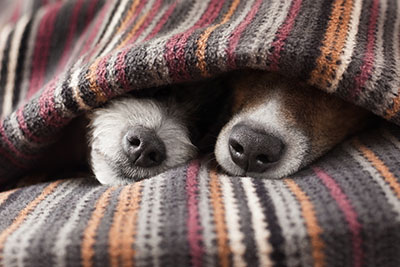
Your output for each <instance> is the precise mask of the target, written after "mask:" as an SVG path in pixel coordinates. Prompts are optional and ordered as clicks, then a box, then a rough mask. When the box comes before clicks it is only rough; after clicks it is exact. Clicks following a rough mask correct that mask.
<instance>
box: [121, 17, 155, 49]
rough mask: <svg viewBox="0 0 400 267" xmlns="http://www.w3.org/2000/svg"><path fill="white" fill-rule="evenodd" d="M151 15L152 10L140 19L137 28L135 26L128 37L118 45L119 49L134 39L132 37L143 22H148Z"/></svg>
mask: <svg viewBox="0 0 400 267" xmlns="http://www.w3.org/2000/svg"><path fill="white" fill-rule="evenodd" d="M150 13H151V9H150V10H149V11H147V13H146V14H144V15H143V16H142V17H140V19H138V21H137V22H136V24H135V26H133V28H132V30H131V31H130V32H129V33H128V35H127V36H126V37H125V39H124V40H123V41H122V42H121V43H120V44H119V45H118V48H121V47H123V46H124V45H125V44H126V43H127V42H128V41H129V40H130V39H131V38H132V36H133V35H134V34H135V33H136V32H137V31H138V30H139V29H140V27H141V26H142V24H143V22H144V21H145V20H146V18H147V17H148V16H149V14H150ZM118 48H117V49H118Z"/></svg>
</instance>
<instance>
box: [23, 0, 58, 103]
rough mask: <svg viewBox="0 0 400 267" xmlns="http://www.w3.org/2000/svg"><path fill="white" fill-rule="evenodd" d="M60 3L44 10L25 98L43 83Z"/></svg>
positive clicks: (30, 95)
mask: <svg viewBox="0 0 400 267" xmlns="http://www.w3.org/2000/svg"><path fill="white" fill-rule="evenodd" d="M61 6H62V3H61V2H60V3H57V4H55V5H52V6H50V8H48V9H47V10H46V14H45V15H44V16H43V18H42V21H41V23H40V26H39V31H38V35H37V37H36V46H35V52H34V56H33V62H32V66H35V67H34V68H32V73H31V81H30V86H29V89H28V93H27V96H26V97H27V99H30V98H31V97H32V95H33V94H34V93H36V91H37V90H38V89H39V88H40V87H41V86H42V85H43V81H44V76H45V72H46V64H47V58H48V55H49V49H50V43H51V36H52V33H53V29H54V21H55V19H56V17H57V13H58V11H59V10H60V8H61Z"/></svg>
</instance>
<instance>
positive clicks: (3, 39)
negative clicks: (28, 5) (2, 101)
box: [0, 25, 12, 118]
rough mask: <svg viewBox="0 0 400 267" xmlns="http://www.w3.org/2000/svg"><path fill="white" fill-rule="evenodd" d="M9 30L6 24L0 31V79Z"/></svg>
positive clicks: (9, 27)
mask: <svg viewBox="0 0 400 267" xmlns="http://www.w3.org/2000/svg"><path fill="white" fill-rule="evenodd" d="M11 30H12V28H11V26H10V25H7V26H5V27H4V28H3V29H2V31H1V32H0V80H1V72H2V67H3V58H4V53H5V49H6V45H7V41H8V38H9V35H10V33H11ZM3 117H4V115H3V114H1V118H3Z"/></svg>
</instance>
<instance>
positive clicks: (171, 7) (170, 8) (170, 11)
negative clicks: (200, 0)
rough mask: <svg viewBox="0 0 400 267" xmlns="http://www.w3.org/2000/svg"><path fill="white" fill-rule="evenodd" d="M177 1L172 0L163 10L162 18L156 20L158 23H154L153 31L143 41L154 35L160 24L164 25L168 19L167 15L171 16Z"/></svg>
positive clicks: (159, 28) (160, 26)
mask: <svg viewBox="0 0 400 267" xmlns="http://www.w3.org/2000/svg"><path fill="white" fill-rule="evenodd" d="M176 4H177V2H174V3H173V4H172V5H171V6H170V7H169V8H168V9H167V11H165V14H164V15H163V16H162V18H161V19H160V21H159V22H158V24H157V25H156V27H154V29H153V31H152V32H151V33H150V34H149V35H148V36H147V37H146V38H145V39H144V40H145V41H147V40H149V39H151V38H153V37H154V35H156V34H157V33H158V32H159V31H160V30H161V28H162V26H164V24H165V22H167V20H168V19H169V17H170V16H171V14H172V12H173V11H174V10H175V7H176Z"/></svg>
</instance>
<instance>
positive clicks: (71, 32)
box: [56, 0, 83, 73]
mask: <svg viewBox="0 0 400 267" xmlns="http://www.w3.org/2000/svg"><path fill="white" fill-rule="evenodd" d="M82 5H83V0H78V1H77V2H76V3H75V7H74V10H73V11H72V16H71V20H70V21H69V27H68V28H69V32H68V35H67V38H66V41H65V46H64V51H63V54H62V56H61V60H60V61H59V63H58V67H57V71H56V73H60V72H61V71H62V68H63V67H64V66H65V64H66V62H67V60H68V56H69V52H70V50H71V44H72V40H73V39H74V35H75V31H76V26H77V24H78V14H79V11H80V10H81V9H82Z"/></svg>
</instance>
